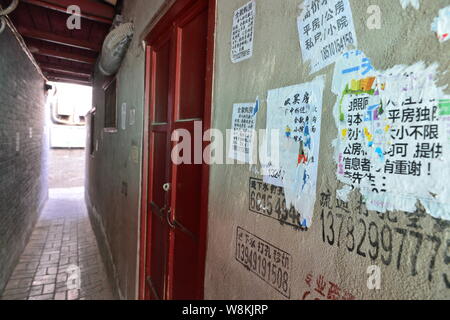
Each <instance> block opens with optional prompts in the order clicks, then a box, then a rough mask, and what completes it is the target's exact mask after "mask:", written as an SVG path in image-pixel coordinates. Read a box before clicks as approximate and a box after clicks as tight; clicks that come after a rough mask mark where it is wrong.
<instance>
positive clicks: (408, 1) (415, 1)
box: [400, 0, 420, 10]
mask: <svg viewBox="0 0 450 320" xmlns="http://www.w3.org/2000/svg"><path fill="white" fill-rule="evenodd" d="M400 4H401V5H402V8H403V9H406V8H407V7H408V6H409V5H412V6H413V7H414V9H416V10H419V8H420V2H419V0H400Z"/></svg>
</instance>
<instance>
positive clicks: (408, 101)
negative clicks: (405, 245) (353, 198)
mask: <svg viewBox="0 0 450 320" xmlns="http://www.w3.org/2000/svg"><path fill="white" fill-rule="evenodd" d="M436 70H437V65H431V66H429V67H426V66H425V65H424V63H422V62H419V63H416V64H414V65H412V66H396V67H394V68H392V69H390V70H387V71H384V72H378V71H376V70H374V68H373V67H372V65H371V62H370V59H368V58H367V57H366V56H365V55H364V53H363V52H361V51H350V52H347V53H345V54H343V55H342V56H341V58H340V59H339V60H338V61H337V62H336V66H335V71H334V79H333V92H334V93H335V94H336V95H338V99H337V102H336V106H335V108H334V116H335V120H336V125H337V128H338V138H337V139H336V140H335V141H334V147H335V161H336V163H337V177H338V179H339V180H340V181H341V182H343V183H344V184H345V186H344V188H343V189H342V190H339V191H338V192H337V195H338V197H339V198H341V199H342V200H344V201H346V200H347V199H346V197H347V196H348V193H349V192H350V190H351V188H349V186H351V187H352V188H359V189H360V191H361V194H362V195H363V196H364V198H365V200H366V205H367V208H368V209H369V210H376V211H380V212H385V211H386V210H390V211H392V210H401V211H406V212H414V211H415V210H416V204H417V202H418V201H420V203H421V204H422V205H423V206H424V207H425V209H426V210H427V212H428V213H429V214H431V215H432V216H434V217H436V218H443V219H447V220H448V219H450V187H449V186H448V181H447V179H445V178H443V177H450V100H449V97H448V96H445V95H444V92H443V88H440V87H438V86H437V84H436V82H437V78H436Z"/></svg>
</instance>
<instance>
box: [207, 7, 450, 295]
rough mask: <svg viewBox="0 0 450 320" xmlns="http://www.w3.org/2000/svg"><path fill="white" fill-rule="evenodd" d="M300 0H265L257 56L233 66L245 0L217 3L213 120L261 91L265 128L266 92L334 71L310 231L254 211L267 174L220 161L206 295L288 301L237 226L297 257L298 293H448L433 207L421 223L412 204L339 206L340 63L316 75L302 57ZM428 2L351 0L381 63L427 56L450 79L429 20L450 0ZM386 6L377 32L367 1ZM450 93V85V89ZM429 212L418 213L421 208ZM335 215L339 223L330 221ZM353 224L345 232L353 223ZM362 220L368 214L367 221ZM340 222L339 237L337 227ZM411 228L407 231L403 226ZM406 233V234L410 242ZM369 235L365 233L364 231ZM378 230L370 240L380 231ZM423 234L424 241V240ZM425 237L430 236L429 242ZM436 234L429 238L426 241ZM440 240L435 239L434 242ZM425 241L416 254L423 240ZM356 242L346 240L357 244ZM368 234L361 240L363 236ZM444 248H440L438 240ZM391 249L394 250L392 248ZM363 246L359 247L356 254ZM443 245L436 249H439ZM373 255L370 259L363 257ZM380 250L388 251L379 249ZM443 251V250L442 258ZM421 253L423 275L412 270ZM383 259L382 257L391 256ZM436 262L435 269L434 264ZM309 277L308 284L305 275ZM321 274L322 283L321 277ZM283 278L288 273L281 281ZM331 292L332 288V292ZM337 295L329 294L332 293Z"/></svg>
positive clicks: (225, 121) (440, 225) (361, 41)
mask: <svg viewBox="0 0 450 320" xmlns="http://www.w3.org/2000/svg"><path fill="white" fill-rule="evenodd" d="M301 2H302V1H299V0H283V1H271V0H257V1H256V27H255V40H254V53H253V57H252V58H251V59H249V60H245V61H243V62H240V63H237V64H233V63H231V61H230V35H231V27H232V18H233V12H234V10H236V9H238V8H240V7H241V6H242V5H244V4H245V3H247V1H246V0H226V1H222V0H219V1H218V2H217V12H218V13H217V27H216V37H217V38H216V48H215V51H216V58H215V85H214V106H213V126H214V127H215V128H218V129H221V130H225V129H229V128H230V125H231V118H232V107H233V103H238V102H252V101H255V99H256V97H257V96H259V97H260V98H261V110H260V111H259V113H258V119H257V129H259V128H265V125H266V107H267V105H266V102H265V99H266V96H267V91H268V90H270V89H274V88H281V87H285V86H288V85H294V84H299V83H305V82H309V81H312V80H313V79H314V78H315V77H316V76H317V75H324V76H325V77H326V82H325V85H326V86H325V90H324V97H323V113H322V133H321V145H320V162H319V173H318V185H317V201H316V205H315V210H314V216H313V222H312V226H311V228H310V229H309V230H308V231H305V232H302V231H296V230H294V229H293V228H292V227H289V226H287V225H283V224H280V223H279V222H278V221H277V220H276V219H271V218H267V217H265V216H262V215H259V214H256V213H253V212H250V211H249V210H248V208H249V202H250V195H249V178H250V177H254V178H262V177H261V176H258V175H257V174H255V173H252V172H251V171H250V170H249V167H248V165H231V166H230V165H213V166H212V168H211V182H210V194H209V197H210V204H209V217H208V221H209V224H208V251H207V261H206V278H205V298H208V299H284V298H286V297H285V296H283V295H282V294H280V293H278V292H277V291H276V290H275V289H274V288H272V287H271V286H270V285H269V284H268V283H266V282H265V281H264V280H262V279H261V278H259V277H258V276H257V275H256V274H254V273H252V272H251V271H250V270H247V269H246V268H245V267H244V266H243V265H242V264H240V263H239V262H238V261H237V260H236V258H235V256H236V232H237V228H238V227H241V228H243V229H245V230H247V231H248V232H250V233H252V234H254V235H256V236H257V237H259V238H262V239H264V240H265V241H267V242H268V243H270V244H271V245H273V246H274V247H277V248H279V249H281V250H283V251H285V252H287V253H288V254H289V255H290V256H291V263H292V264H291V269H290V277H289V281H288V285H289V286H290V294H288V295H287V296H289V298H290V299H302V298H303V297H305V298H306V299H313V298H321V299H327V298H328V293H329V289H330V288H332V284H331V283H334V284H336V285H337V286H338V287H339V288H340V292H339V296H340V297H341V298H342V297H343V296H344V295H347V296H348V295H349V294H351V295H353V296H354V297H356V298H357V299H374V298H382V299H387V298H396V299H398V298H406V299H409V298H447V299H448V298H450V283H449V279H450V273H449V271H448V270H449V269H448V263H449V260H450V258H449V255H450V252H449V250H450V248H449V239H450V229H449V224H448V222H444V221H439V220H435V219H432V218H431V217H430V216H429V215H428V214H425V216H423V217H421V218H420V220H419V221H420V223H419V226H420V228H419V229H417V228H415V227H414V223H412V222H413V221H415V217H414V215H407V214H405V213H404V212H391V213H389V214H384V215H383V214H380V213H377V212H369V213H368V215H367V216H366V215H364V206H363V207H362V208H361V210H360V208H359V202H358V201H357V199H359V197H358V194H359V193H358V192H355V193H354V194H353V196H352V198H351V201H350V202H349V203H348V208H345V207H344V208H342V207H343V206H342V205H340V206H339V208H338V207H337V202H336V199H335V198H336V197H335V195H336V190H337V188H338V187H339V184H338V182H337V179H336V164H335V161H334V159H333V153H334V150H333V148H332V145H331V143H332V140H334V139H335V138H336V137H337V128H336V125H335V120H334V118H333V115H332V110H333V107H334V105H335V102H336V96H335V95H334V94H333V93H332V92H331V81H332V79H333V70H334V64H333V65H331V66H328V67H327V68H325V69H323V70H322V71H319V72H318V73H316V74H314V75H310V74H309V66H308V65H307V64H305V63H304V62H303V61H302V55H301V51H300V45H299V39H298V31H297V24H296V19H297V16H299V13H300V10H299V9H298V6H299V4H300V3H301ZM420 2H421V5H422V7H421V8H420V10H418V11H416V10H415V9H413V8H412V7H409V8H408V9H406V10H404V9H402V7H401V6H400V1H397V0H370V1H369V0H350V3H351V7H352V11H353V18H354V22H355V28H356V33H357V37H358V48H359V49H361V50H363V51H364V52H365V54H366V55H367V56H368V57H370V58H371V59H372V64H373V65H374V67H375V68H376V69H377V70H386V69H388V68H390V67H393V66H395V65H398V64H406V65H411V64H414V63H415V62H417V61H421V60H423V61H424V62H425V63H427V64H430V63H432V62H437V63H439V71H440V74H439V78H440V80H441V83H442V84H448V83H449V81H450V75H449V74H448V73H447V74H444V73H443V72H444V71H448V70H449V67H450V61H449V55H448V53H449V48H450V42H449V41H447V42H445V43H442V44H439V42H438V41H437V39H436V37H435V36H434V34H433V33H432V32H431V31H430V24H431V22H432V20H433V19H434V17H436V16H437V15H438V11H439V9H440V8H443V7H444V6H447V5H449V2H448V1H446V0H437V1H420ZM370 5H378V6H379V7H380V8H381V11H382V16H381V17H382V27H381V29H379V30H377V29H374V30H370V29H368V28H367V26H366V21H367V19H368V18H369V16H370V15H369V14H367V13H366V12H367V8H368V7H369V6H370ZM447 93H448V90H447ZM322 193H330V196H331V207H332V209H331V212H332V214H329V210H328V209H327V210H326V211H325V216H324V227H322V220H321V212H322V207H321V204H320V199H321V194H322ZM421 212H423V211H419V212H418V213H419V215H420V214H421ZM340 215H342V217H344V219H345V224H344V225H343V227H342V230H341V237H342V238H341V242H340V244H339V245H338V243H337V237H338V232H340V231H339V220H338V218H337V217H338V216H339V217H340ZM332 217H334V219H335V222H334V226H332V227H331V223H332V220H331V219H332ZM348 220H350V221H353V224H351V223H350V226H349V229H354V230H353V231H348V230H347V221H348ZM360 220H362V221H363V222H360ZM363 224H365V225H366V227H367V228H368V227H369V225H372V228H371V229H372V230H374V229H375V227H373V226H376V228H377V229H378V230H379V232H381V230H384V232H385V233H386V234H391V235H392V238H393V240H392V250H390V249H389V247H390V245H389V244H388V243H387V242H388V241H386V240H385V243H384V247H385V248H387V249H388V250H384V249H383V248H382V246H381V245H379V250H380V251H379V253H377V254H376V256H377V257H376V258H375V259H373V260H372V259H371V258H370V255H369V251H368V250H370V252H371V253H372V256H373V257H375V251H376V250H375V246H373V247H372V246H370V245H369V240H368V238H367V237H368V236H367V235H366V233H365V232H364V229H363ZM330 228H332V229H333V230H334V234H335V235H334V236H333V235H332V229H330ZM403 230H404V231H403ZM403 234H405V238H404V241H402V239H403ZM364 236H365V237H366V239H365V240H363V237H364ZM352 237H354V241H355V245H354V247H353V248H351V244H349V245H348V246H349V247H350V248H351V249H352V250H350V249H347V242H346V241H350V242H351V238H352ZM373 237H374V236H372V240H371V241H372V242H374V243H375V239H374V238H373ZM418 239H419V240H418ZM420 239H423V242H421V240H420ZM427 239H428V240H427ZM430 239H433V241H430ZM418 241H419V242H421V244H420V249H419V251H418V252H419V253H418V254H417V255H416V253H415V252H416V249H417V248H418V247H419V245H418V244H417V243H418ZM350 242H348V243H350ZM360 242H363V245H362V246H361V247H360V248H359V249H360V250H359V251H358V244H359V243H360ZM330 243H332V245H330ZM438 246H439V249H438V250H437V251H435V248H437V247H438ZM390 251H392V257H391V258H389V256H390V253H389V252H390ZM358 252H360V253H358ZM436 252H437V254H436ZM363 255H365V257H364V256H363ZM381 256H382V257H381ZM434 256H435V258H434ZM415 259H417V261H416V262H417V266H416V269H417V274H415V272H414V271H413V264H414V260H415ZM383 261H384V262H383ZM371 265H377V266H379V267H380V268H381V280H382V283H381V289H380V290H369V289H368V287H367V279H368V277H369V275H368V274H367V273H366V272H367V268H368V266H371ZM430 270H431V271H430ZM308 279H311V282H310V285H311V286H309V285H308V284H307V280H308ZM317 280H319V281H317ZM321 280H323V281H324V283H325V289H324V295H325V296H322V295H320V294H319V293H318V292H317V291H315V288H316V287H317V282H319V283H320V282H321ZM283 281H284V280H283ZM331 293H332V292H331ZM331 297H332V295H330V297H329V298H331Z"/></svg>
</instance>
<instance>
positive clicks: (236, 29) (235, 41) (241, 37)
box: [231, 0, 256, 63]
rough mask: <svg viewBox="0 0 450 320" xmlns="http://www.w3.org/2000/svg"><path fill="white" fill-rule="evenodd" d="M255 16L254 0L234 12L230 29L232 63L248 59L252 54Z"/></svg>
mask: <svg viewBox="0 0 450 320" xmlns="http://www.w3.org/2000/svg"><path fill="white" fill-rule="evenodd" d="M255 16H256V3H255V1H254V0H252V1H250V2H249V3H247V4H246V5H244V6H243V7H241V8H239V9H237V10H236V11H235V12H234V15H233V29H232V30H231V61H232V62H233V63H237V62H240V61H242V60H245V59H249V58H251V56H252V55H253V37H254V30H255Z"/></svg>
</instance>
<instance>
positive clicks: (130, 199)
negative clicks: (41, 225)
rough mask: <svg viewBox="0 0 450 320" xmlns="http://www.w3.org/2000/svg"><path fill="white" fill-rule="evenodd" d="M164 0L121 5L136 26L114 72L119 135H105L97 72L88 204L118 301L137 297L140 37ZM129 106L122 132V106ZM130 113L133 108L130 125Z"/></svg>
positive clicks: (141, 91) (141, 102) (142, 57)
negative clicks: (128, 46) (132, 121)
mask: <svg viewBox="0 0 450 320" xmlns="http://www.w3.org/2000/svg"><path fill="white" fill-rule="evenodd" d="M163 3H164V1H163V0H158V1H146V0H137V1H134V0H133V1H125V7H124V11H123V15H124V17H125V19H126V20H127V21H133V22H134V25H135V37H134V39H133V41H132V43H131V45H130V48H129V50H128V52H127V55H126V57H125V59H124V61H123V64H122V66H121V68H120V70H119V72H118V73H117V114H118V131H117V132H116V133H107V132H104V121H103V119H104V92H103V89H102V87H103V84H104V77H102V75H101V73H100V72H99V71H98V70H97V71H96V73H95V83H94V92H93V106H94V107H95V108H96V118H95V119H96V121H95V138H94V139H95V141H96V143H97V141H98V151H96V152H94V154H93V155H92V156H91V155H89V153H87V172H88V174H87V182H86V186H87V192H86V195H87V197H86V198H87V203H88V208H89V211H90V213H91V218H92V219H91V220H93V226H94V230H95V232H96V234H97V236H98V239H99V241H100V246H101V249H102V250H101V251H102V254H103V255H104V258H105V261H106V267H107V269H108V273H109V275H110V276H111V278H113V280H114V283H115V285H116V288H115V289H116V291H117V293H118V295H119V296H120V297H121V298H124V299H134V298H136V295H137V276H138V270H137V268H138V264H137V262H138V235H139V232H138V230H139V209H140V181H141V150H142V130H143V125H142V123H143V110H144V108H143V106H144V71H145V70H144V69H145V68H144V65H145V55H144V49H143V47H142V45H141V42H140V39H139V36H140V35H141V33H142V31H143V29H144V28H145V27H146V26H147V24H148V23H149V22H150V20H151V19H152V17H153V16H154V15H155V13H156V12H157V11H158V10H159V8H160V6H161V5H162V4H163ZM123 103H126V104H127V119H126V123H127V125H126V130H122V129H121V128H120V126H121V121H122V119H121V106H122V104H123ZM130 110H135V113H136V118H135V121H134V124H132V125H130V121H129V119H130Z"/></svg>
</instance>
